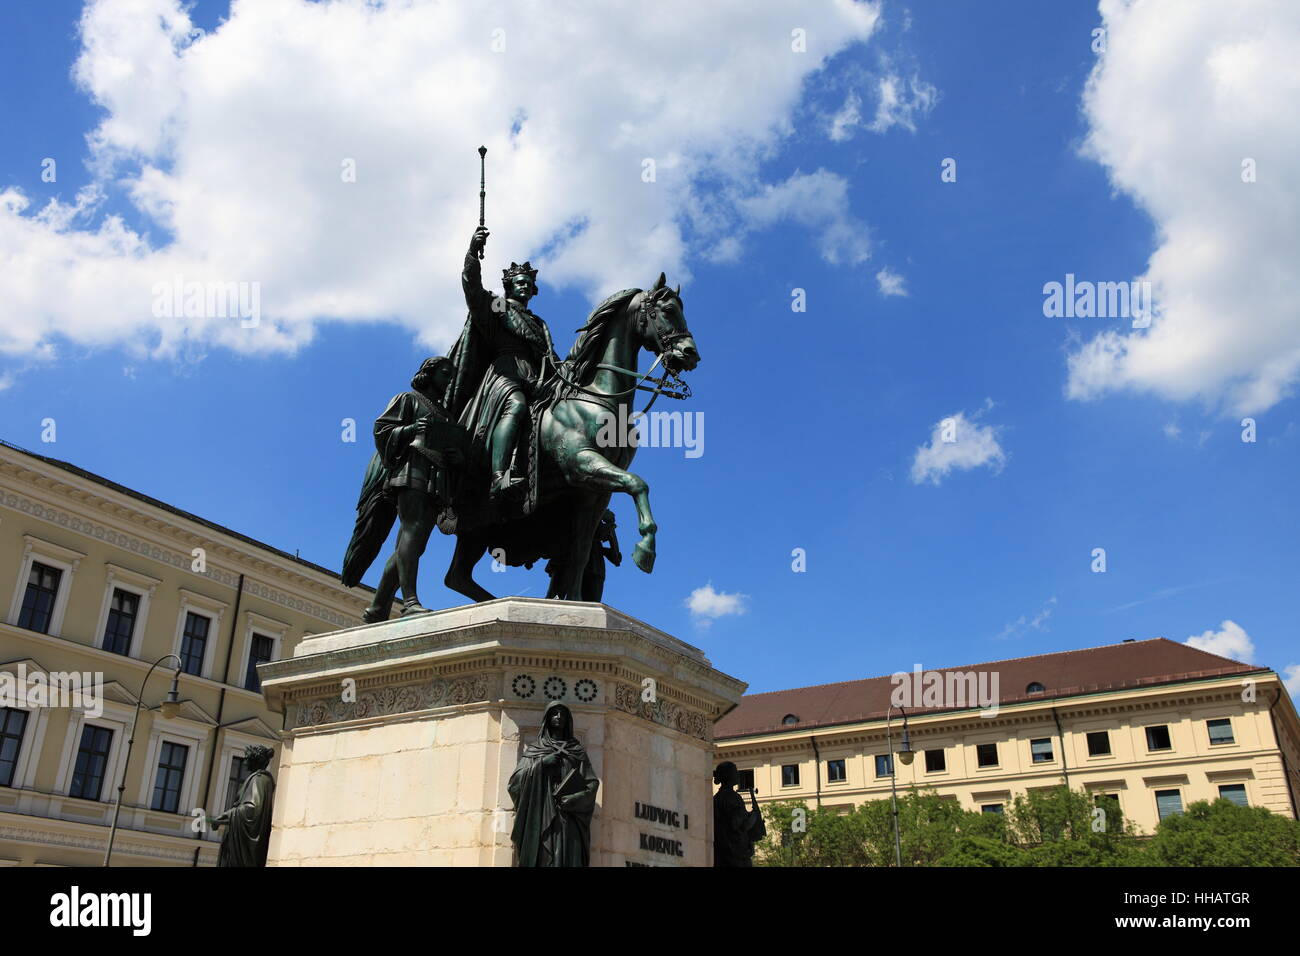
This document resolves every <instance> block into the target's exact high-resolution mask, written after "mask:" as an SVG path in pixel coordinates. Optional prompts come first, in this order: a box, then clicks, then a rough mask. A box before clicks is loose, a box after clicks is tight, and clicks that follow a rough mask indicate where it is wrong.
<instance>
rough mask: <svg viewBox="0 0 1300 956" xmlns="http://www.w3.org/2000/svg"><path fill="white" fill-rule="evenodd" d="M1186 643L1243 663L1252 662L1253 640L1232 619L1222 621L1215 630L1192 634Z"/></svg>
mask: <svg viewBox="0 0 1300 956" xmlns="http://www.w3.org/2000/svg"><path fill="white" fill-rule="evenodd" d="M1186 643H1188V644H1190V645H1191V646H1192V647H1195V648H1197V649H1198V650H1202V651H1207V652H1209V653H1211V654H1218V655H1219V656H1220V657H1227V658H1230V659H1232V660H1234V661H1241V662H1242V663H1244V664H1250V663H1253V662H1254V659H1255V642H1254V641H1252V640H1251V639H1250V635H1249V634H1247V633H1246V632H1245V630H1244V629H1243V628H1242V627H1241V625H1240V624H1237V623H1235V622H1233V621H1224V622H1223V624H1222V625H1220V629H1219V630H1217V631H1206V632H1205V633H1204V634H1199V635H1193V636H1192V637H1189V638H1188V639H1187V641H1186Z"/></svg>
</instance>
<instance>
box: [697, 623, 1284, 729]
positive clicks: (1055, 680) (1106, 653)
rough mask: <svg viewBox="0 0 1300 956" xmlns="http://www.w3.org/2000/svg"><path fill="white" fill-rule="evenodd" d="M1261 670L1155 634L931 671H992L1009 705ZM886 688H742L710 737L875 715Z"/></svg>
mask: <svg viewBox="0 0 1300 956" xmlns="http://www.w3.org/2000/svg"><path fill="white" fill-rule="evenodd" d="M1266 670H1268V668H1266V667H1259V666H1255V665H1251V664H1243V663H1241V662H1240V661H1234V660H1231V659H1229V658H1227V657H1220V656H1219V655H1217V654H1211V653H1209V652H1208V651H1202V650H1198V649H1196V648H1195V647H1191V646H1189V645H1187V644H1179V643H1177V642H1176V641H1171V640H1169V639H1168V638H1164V637H1157V638H1152V639H1151V640H1147V641H1129V642H1125V643H1123V644H1107V645H1105V646H1103V647H1088V648H1084V649H1083V650H1077V651H1060V652H1057V653H1055V654H1039V655H1036V656H1034V657H1018V658H1015V659H1014V660H1008V661H990V662H989V663H987V664H972V665H967V666H963V667H944V668H940V669H939V673H948V672H951V671H963V672H971V671H973V672H975V673H976V674H980V673H986V674H989V675H992V674H993V673H995V672H996V673H997V675H998V692H999V693H998V697H999V701H998V702H999V704H1011V703H1017V702H1020V701H1026V700H1041V699H1043V698H1052V697H1070V696H1075V695H1079V694H1091V693H1097V692H1101V691H1110V690H1121V689H1123V688H1128V687H1145V686H1150V685H1153V684H1171V683H1178V682H1180V681H1187V680H1196V679H1200V678H1209V677H1222V676H1226V675H1230V674H1248V673H1252V672H1259V671H1266ZM989 679H990V678H986V680H989ZM1031 682H1037V683H1039V684H1042V685H1043V687H1044V691H1043V692H1042V693H1037V694H1027V693H1026V692H1025V688H1026V687H1028V686H1029V684H1030V683H1031ZM894 686H895V684H894V682H893V681H891V679H890V678H889V677H871V678H868V679H866V680H855V681H846V682H844V683H840V684H820V685H818V686H816V687H799V688H795V689H793V690H778V691H771V692H769V693H766V694H749V695H747V696H745V697H744V698H742V699H741V701H740V704H739V705H738V706H737V707H736V708H735V710H733V711H731V713H729V714H727V715H726V716H725V717H723V718H722V719H721V720H719V721H718V723H717V724H716V725H715V728H714V737H715V739H723V738H729V737H745V736H749V735H752V734H762V733H769V732H771V731H776V730H801V729H803V730H807V729H811V728H813V727H825V726H828V725H831V724H846V723H855V722H858V721H866V720H883V719H884V718H885V711H886V710H887V709H888V707H889V702H890V693H891V691H892V690H893V689H894ZM988 686H991V685H988ZM956 709H961V708H955V707H930V708H921V707H916V708H912V707H909V708H908V713H909V714H918V713H938V712H941V711H944V710H956ZM788 714H793V715H795V716H796V717H798V718H799V720H798V722H797V723H793V724H790V725H785V724H783V723H782V720H784V718H785V717H786V715H788Z"/></svg>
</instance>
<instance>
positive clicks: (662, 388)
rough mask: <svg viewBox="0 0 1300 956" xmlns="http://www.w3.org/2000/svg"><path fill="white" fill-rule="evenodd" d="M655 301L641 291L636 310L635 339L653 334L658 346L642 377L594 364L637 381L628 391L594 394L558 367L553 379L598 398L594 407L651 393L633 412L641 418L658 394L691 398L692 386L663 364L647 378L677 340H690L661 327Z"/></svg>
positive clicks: (687, 334) (652, 294) (687, 335)
mask: <svg viewBox="0 0 1300 956" xmlns="http://www.w3.org/2000/svg"><path fill="white" fill-rule="evenodd" d="M664 291H665V292H666V291H668V290H667V288H666V287H665V289H664ZM658 302H659V297H658V295H657V294H656V293H655V292H643V293H642V294H641V304H640V305H638V306H637V310H636V312H637V315H636V332H637V336H638V337H639V338H640V339H641V340H642V341H645V340H646V338H647V337H648V336H647V333H652V334H653V335H654V341H655V344H656V345H658V346H659V349H658V354H657V355H656V356H655V360H654V364H652V365H651V366H650V368H649V369H647V370H646V372H645V374H642V373H640V372H638V371H636V370H635V369H628V368H622V367H620V366H618V365H610V364H608V363H607V362H598V363H596V368H603V369H605V370H606V371H609V372H620V373H622V374H623V375H629V376H631V377H632V378H633V379H635V380H636V381H635V382H634V384H633V385H632V387H631V388H625V389H623V390H622V391H621V392H597V391H594V390H593V389H590V388H587V387H586V386H585V385H579V384H578V383H577V382H571V381H569V380H568V379H567V378H565V377H564V374H563V373H562V372H561V371H560V370H559V368H556V369H555V374H556V376H557V377H558V378H559V379H560V381H561V382H563V383H564V384H565V385H567V386H568V387H569V388H571V389H575V390H577V391H579V392H583V393H585V394H587V395H590V396H599V398H595V397H593V398H592V399H589V400H591V401H594V402H595V404H597V405H605V402H603V401H601V400H600V399H616V398H623V397H625V396H628V395H631V394H633V393H634V392H636V391H642V392H652V393H653V394H652V396H651V398H650V401H649V402H647V403H646V406H645V408H643V409H641V411H639V412H634V413H633V415H644V414H645V413H646V412H648V411H650V406H652V405H653V404H654V403H655V402H656V401H658V399H659V396H660V395H666V396H667V397H669V398H676V399H686V398H690V397H691V386H690V385H689V384H688V383H687V382H685V381H683V380H682V378H681V377H680V376H678V375H677V373H675V372H673V371H672V370H671V369H669V368H668V365H667V364H666V363H665V364H664V370H663V374H661V375H660V376H659V377H658V378H651V377H650V376H651V375H653V374H654V370H655V369H656V368H658V367H659V363H660V362H663V360H664V356H665V355H667V354H668V352H669V351H670V350H671V349H672V347H673V345H674V344H675V343H676V342H677V341H678V340H680V339H688V338H690V337H691V333H690V332H687V331H682V332H678V331H675V330H672V329H667V330H666V329H665V328H664V325H666V323H665V322H664V321H663V313H662V311H661V310H660V309H659V308H658ZM652 305H653V308H652ZM652 312H653V317H652V315H651V313H652ZM646 381H649V382H651V384H652V386H653V387H651V386H646V385H644V384H642V383H643V382H646ZM606 407H608V406H606Z"/></svg>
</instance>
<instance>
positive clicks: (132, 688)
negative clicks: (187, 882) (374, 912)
mask: <svg viewBox="0 0 1300 956" xmlns="http://www.w3.org/2000/svg"><path fill="white" fill-rule="evenodd" d="M371 594H372V592H369V591H368V590H365V589H355V590H348V589H346V588H344V587H343V586H342V585H341V584H340V582H339V580H338V576H337V575H336V574H335V573H333V572H331V571H329V570H328V569H326V568H322V567H319V566H317V565H314V564H311V563H309V562H307V561H303V560H300V559H298V558H296V557H295V556H293V555H290V554H286V553H285V552H282V551H279V550H277V549H275V548H272V547H270V546H268V545H265V544H262V543H260V542H258V541H255V540H253V539H251V538H248V537H245V536H243V535H241V534H238V533H237V532H234V531H231V530H229V529H227V528H223V527H220V526H218V525H215V524H213V523H211V522H208V521H206V520H204V519H202V518H200V517H198V516H195V515H192V514H188V513H186V512H183V511H180V510H179V509H176V508H173V507H171V506H169V505H167V504H165V503H163V502H160V501H157V500H154V499H151V498H148V497H147V496H144V495H141V494H139V493H137V492H134V491H131V490H130V489H127V488H123V487H121V486H119V485H116V484H114V483H112V482H110V481H107V480H105V479H103V478H100V477H98V476H96V475H92V474H90V473H88V472H85V471H83V470H81V469H79V468H76V467H75V466H72V465H69V464H67V463H65V462H61V461H58V460H56V459H53V458H48V457H43V456H38V455H34V454H31V453H29V452H25V451H22V450H20V449H17V448H15V447H13V446H9V445H3V444H0V615H3V618H2V623H0V865H79V866H98V865H101V864H102V862H103V858H104V852H105V847H106V844H107V838H108V831H109V824H110V822H111V819H112V815H113V804H114V800H115V799H116V796H117V790H118V786H119V784H120V782H121V781H122V780H125V787H126V789H125V791H124V792H123V796H122V810H121V815H120V820H119V824H118V831H117V834H116V837H115V841H114V846H113V854H112V862H113V864H114V865H135V866H161V865H177V866H191V865H210V864H212V863H214V862H215V860H216V849H217V842H218V840H219V836H218V835H217V834H215V833H212V832H205V831H204V829H203V828H201V827H200V826H199V825H198V824H197V823H196V820H197V819H198V818H199V817H201V816H202V815H204V814H210V815H213V816H215V815H217V814H218V813H220V812H221V811H222V810H224V809H225V808H226V806H228V805H229V803H230V802H231V800H232V799H233V797H234V795H235V794H236V793H237V790H238V784H239V782H240V779H241V776H240V773H241V767H240V764H241V761H242V754H243V750H244V748H245V747H246V746H247V745H249V744H261V745H264V746H269V747H272V748H273V749H275V750H276V752H277V758H278V752H279V743H280V733H281V729H282V718H281V717H280V716H279V715H275V714H272V713H271V712H270V711H269V710H268V709H267V707H266V705H265V702H264V700H263V697H262V693H261V690H260V685H259V682H258V678H257V674H256V668H257V665H258V664H259V663H260V662H262V661H265V660H278V659H280V658H283V657H286V656H289V655H291V654H292V652H293V648H294V647H295V645H297V643H298V642H299V641H301V640H302V639H303V638H305V637H308V636H311V635H312V634H318V633H323V632H325V631H332V630H337V629H338V628H341V627H349V626H353V625H355V624H356V623H357V622H358V621H359V620H360V615H361V611H362V609H363V608H364V607H365V605H366V604H367V602H368V600H369V599H370V597H371ZM173 654H174V655H177V656H178V657H179V658H181V660H182V666H183V672H182V673H181V674H180V676H179V697H180V698H181V701H182V703H181V705H180V708H179V712H178V713H177V714H176V715H175V716H173V717H171V718H166V717H164V716H163V715H162V713H161V711H160V710H159V709H157V705H158V704H159V703H160V702H161V701H162V700H163V698H164V697H165V696H166V695H167V693H168V690H169V688H170V686H171V678H172V672H173V671H174V670H175V666H176V665H175V661H174V660H172V661H169V662H168V663H166V664H164V665H161V666H159V667H158V668H157V669H156V670H155V671H154V672H153V674H152V676H151V677H149V681H148V684H147V686H146V687H145V689H144V692H143V695H141V682H142V681H144V679H145V676H146V673H147V672H148V671H149V668H150V665H151V664H152V663H153V662H155V661H157V660H159V659H160V658H164V657H166V656H167V655H173ZM60 675H63V676H60ZM74 675H75V676H74ZM81 680H85V681H87V682H88V683H87V685H86V688H90V689H91V690H89V691H88V692H81V693H73V692H71V691H76V690H77V687H76V686H74V682H75V681H81ZM52 686H54V687H60V686H61V687H62V688H63V693H62V695H59V694H57V693H56V694H52V693H51V692H50V690H51V687H52ZM96 686H97V687H98V691H95V690H93V689H94V688H95V687H96ZM86 688H82V690H86ZM137 695H141V697H142V699H143V702H144V704H145V705H146V706H147V707H148V708H150V709H143V708H142V709H141V710H140V716H139V721H138V726H137V729H136V733H135V738H134V744H133V746H132V747H131V748H130V759H129V761H128V759H127V749H128V748H127V740H128V735H129V732H130V728H131V725H132V720H133V718H134V716H135V712H136V700H137ZM270 769H271V771H272V773H274V772H275V770H276V763H275V762H273V763H272V765H271V768H270Z"/></svg>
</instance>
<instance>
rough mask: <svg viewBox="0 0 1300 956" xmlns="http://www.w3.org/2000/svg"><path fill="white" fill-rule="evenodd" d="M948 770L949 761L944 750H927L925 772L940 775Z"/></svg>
mask: <svg viewBox="0 0 1300 956" xmlns="http://www.w3.org/2000/svg"><path fill="white" fill-rule="evenodd" d="M947 769H948V761H947V759H946V758H945V757H944V755H943V751H942V750H927V751H926V752H925V772H926V773H938V772H939V771H941V770H947Z"/></svg>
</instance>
